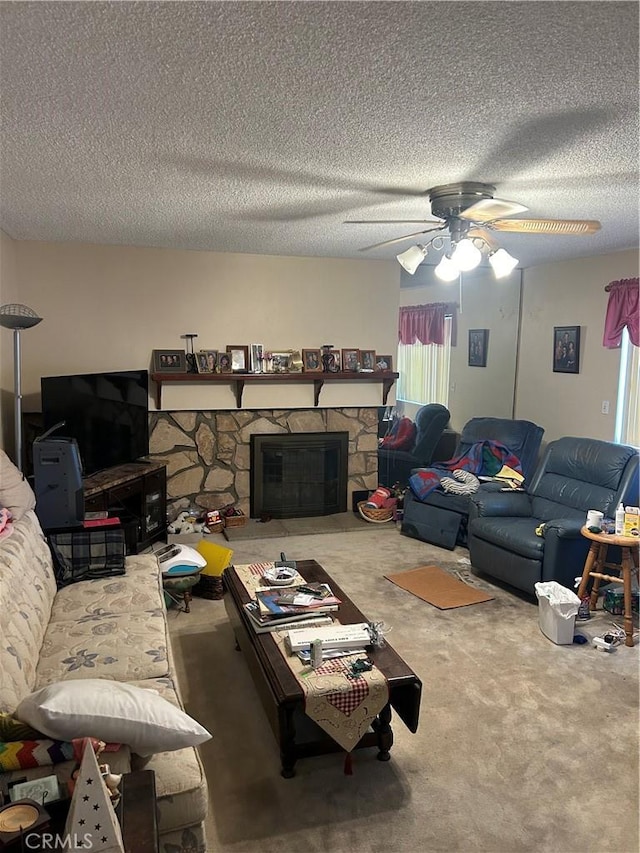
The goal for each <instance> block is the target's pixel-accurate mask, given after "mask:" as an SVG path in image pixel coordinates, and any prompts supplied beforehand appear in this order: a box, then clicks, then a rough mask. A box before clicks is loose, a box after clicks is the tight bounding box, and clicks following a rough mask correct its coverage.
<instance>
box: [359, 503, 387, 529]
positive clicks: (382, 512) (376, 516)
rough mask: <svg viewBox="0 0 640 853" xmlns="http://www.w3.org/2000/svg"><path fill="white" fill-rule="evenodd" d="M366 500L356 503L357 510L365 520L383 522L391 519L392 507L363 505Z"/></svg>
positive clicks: (375, 522)
mask: <svg viewBox="0 0 640 853" xmlns="http://www.w3.org/2000/svg"><path fill="white" fill-rule="evenodd" d="M366 503H367V502H366V501H360V502H359V503H358V512H359V513H360V515H361V516H362V517H363V518H364V520H365V521H372V522H373V523H374V524H384V522H385V521H391V519H392V518H393V509H392V508H389V509H374V508H373V507H370V506H365V504H366Z"/></svg>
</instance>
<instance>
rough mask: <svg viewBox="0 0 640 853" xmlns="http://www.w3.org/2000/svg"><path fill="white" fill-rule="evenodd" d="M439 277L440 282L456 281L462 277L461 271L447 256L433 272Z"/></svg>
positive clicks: (443, 257)
mask: <svg viewBox="0 0 640 853" xmlns="http://www.w3.org/2000/svg"><path fill="white" fill-rule="evenodd" d="M433 272H434V274H435V275H437V276H438V278H439V279H440V281H455V279H457V278H458V276H459V275H460V270H459V269H458V267H457V266H456V264H454V262H453V261H452V260H451V258H448V257H447V256H446V255H443V256H442V260H441V261H440V263H439V264H438V266H437V267H436V268H435V270H434V271H433Z"/></svg>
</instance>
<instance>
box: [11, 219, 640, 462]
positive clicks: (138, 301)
mask: <svg viewBox="0 0 640 853" xmlns="http://www.w3.org/2000/svg"><path fill="white" fill-rule="evenodd" d="M0 238H1V240H0V273H1V279H0V287H1V293H2V302H3V303H5V302H13V301H17V302H24V303H26V304H27V305H30V306H31V307H32V308H33V309H34V310H36V311H37V312H38V313H39V314H40V315H41V316H42V317H44V321H43V322H42V323H41V324H40V325H38V326H36V327H35V328H33V329H30V330H29V331H27V332H25V333H24V335H23V336H22V350H23V353H22V355H23V393H24V405H23V408H24V410H25V411H36V410H38V409H39V387H40V385H39V383H40V376H41V375H55V374H58V373H76V372H81V371H82V372H84V371H86V372H91V371H101V370H119V369H130V368H136V367H149V366H150V355H151V350H152V349H160V348H176V349H180V348H183V345H184V344H183V341H182V340H181V339H180V335H181V334H184V333H185V332H197V333H198V335H199V337H198V338H197V339H196V346H197V347H202V348H214V349H221V348H224V347H225V346H226V345H227V344H239V343H247V344H249V343H255V342H258V343H263V344H264V345H265V346H266V347H268V348H272V349H278V348H289V347H292V348H300V349H301V348H302V347H313V346H320V345H321V344H323V343H332V344H334V346H335V347H338V348H342V347H360V348H370V349H375V350H377V351H378V352H390V353H395V351H396V335H397V323H396V321H397V310H398V305H399V304H400V301H401V302H402V304H403V305H406V304H420V303H422V302H429V301H452V300H458V299H459V293H458V288H457V285H453V286H451V285H443V284H442V283H440V282H438V283H437V284H436V283H435V280H434V279H433V276H432V269H431V268H430V267H420V268H419V271H418V273H416V277H414V280H413V281H412V285H413V286H412V287H411V288H409V289H404V288H403V289H402V290H400V267H399V266H398V264H397V263H396V262H395V261H366V260H340V259H325V258H282V257H269V256H256V255H235V254H222V253H211V252H186V251H173V250H161V249H139V248H128V247H117V246H91V245H77V244H49V243H37V242H17V241H13V240H11V239H10V238H8V237H6V235H2V234H0ZM635 275H638V253H637V251H628V252H620V253H616V254H612V255H606V256H600V257H595V258H586V259H582V260H578V261H568V262H564V263H560V264H549V265H545V266H540V267H534V268H532V269H529V270H526V271H525V272H524V273H523V300H522V331H521V343H520V352H519V358H518V375H517V383H516V384H517V394H516V403H515V416H516V417H518V418H525V419H528V420H533V421H535V422H537V423H539V424H541V425H542V426H544V428H545V430H546V433H545V441H550V440H553V439H554V438H557V437H559V436H561V435H585V436H592V437H595V438H603V439H606V440H611V439H612V438H613V434H614V421H615V405H616V389H617V377H618V364H619V351H617V350H605V349H604V348H603V347H602V331H603V323H604V314H605V309H606V304H607V294H606V293H605V292H604V285H605V284H607V283H608V282H609V281H611V280H613V279H617V278H627V277H630V276H635ZM421 276H424V278H421ZM519 280H520V278H519V274H515V275H514V276H511V277H510V278H509V279H506V280H504V281H503V282H496V281H495V280H494V279H493V277H492V274H491V273H490V272H482V273H476V274H475V275H473V274H469V275H468V276H467V277H466V278H465V280H464V282H463V289H462V314H461V316H460V318H459V319H460V323H459V329H458V346H457V347H456V350H455V353H454V356H453V359H452V372H451V382H452V384H454V385H455V388H454V389H453V390H452V391H451V401H450V409H451V411H452V415H453V418H452V423H453V425H454V426H455V427H456V428H460V427H461V426H462V425H463V424H464V423H465V422H466V420H468V419H469V418H470V417H473V416H475V415H489V414H490V415H496V416H503V417H511V416H512V402H511V396H512V388H513V372H514V370H515V341H516V330H517V312H518V308H517V306H518V293H519V289H520V288H519ZM556 325H580V326H581V327H582V341H581V365H580V374H579V375H573V374H559V373H558V374H556V373H553V372H552V362H551V356H552V353H551V350H552V338H553V327H554V326H556ZM469 328H488V329H489V330H490V332H489V350H488V364H487V367H486V368H470V367H468V366H467V331H468V329H469ZM11 337H12V336H11V333H10V332H8V331H7V330H2V331H1V332H0V353H1V356H2V364H1V368H0V379H1V392H2V397H1V398H2V404H3V405H2V411H3V416H2V421H1V425H2V431H3V432H2V441H1V442H0V443H1V444H2V446H4V447H5V448H6V449H7V450H8V451H9V450H10V449H11V446H12V443H13V440H12V436H13V427H12V419H13V359H12V355H11ZM311 400H312V391H311V386H309V385H299V386H298V385H287V386H285V385H280V386H278V385H271V384H269V386H268V387H265V388H257V387H255V386H247V387H246V388H245V392H244V397H243V405H244V407H245V408H274V407H281V406H282V407H286V408H307V407H309V405H310V401H311ZM393 400H394V397H393V391H392V393H391V394H390V395H389V403H392V402H393ZM603 400H609V404H610V409H609V414H608V415H603V414H601V404H602V401H603ZM379 403H380V388H379V386H377V385H367V384H363V385H357V384H351V383H349V385H346V386H341V385H334V386H329V385H326V386H325V387H324V389H323V391H322V397H321V405H322V406H323V407H342V406H350V405H353V406H369V405H374V406H377V405H379ZM234 405H235V402H234V398H233V395H232V393H231V389H230V388H229V387H227V386H226V385H225V386H222V387H216V388H212V387H209V386H199V385H195V386H189V387H187V386H179V385H176V386H168V387H167V388H165V389H163V408H164V409H173V410H175V409H193V408H195V409H228V408H234Z"/></svg>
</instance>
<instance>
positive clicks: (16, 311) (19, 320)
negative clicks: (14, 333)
mask: <svg viewBox="0 0 640 853" xmlns="http://www.w3.org/2000/svg"><path fill="white" fill-rule="evenodd" d="M41 322H42V317H38V315H37V314H36V312H35V311H34V310H33V309H32V308H29V307H28V306H27V305H20V303H18V302H8V303H7V304H6V305H2V306H0V326H4V328H5V329H30V328H31V326H37V325H38V323H41Z"/></svg>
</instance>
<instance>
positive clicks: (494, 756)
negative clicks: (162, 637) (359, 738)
mask: <svg viewBox="0 0 640 853" xmlns="http://www.w3.org/2000/svg"><path fill="white" fill-rule="evenodd" d="M231 547H233V548H234V551H235V554H234V561H235V562H237V563H246V562H252V561H258V560H269V559H276V558H277V557H278V555H279V553H280V551H286V553H287V556H288V557H289V558H292V559H295V558H299V559H303V558H313V559H316V560H318V562H320V563H322V565H324V567H325V568H326V569H327V570H328V571H329V573H330V574H331V575H333V576H334V577H335V579H336V581H337V582H338V583H339V584H340V585H341V586H342V587H343V589H344V590H345V591H346V592H347V593H348V594H349V595H350V596H351V597H352V598H353V600H354V601H355V602H356V603H357V604H358V605H359V606H360V608H361V609H362V610H363V611H364V612H365V614H366V615H367V616H368V617H369V618H371V619H374V620H383V621H384V622H385V624H386V625H387V626H388V627H390V629H391V631H390V633H389V637H388V639H389V642H390V643H391V645H393V646H394V648H395V649H396V650H397V651H398V652H399V653H400V654H401V655H402V656H403V657H404V658H405V660H406V661H407V662H408V663H409V664H410V666H411V667H412V668H413V669H414V670H415V672H416V673H418V675H419V676H420V678H421V679H422V682H423V695H422V706H421V718H420V726H419V728H418V732H417V733H416V734H411V733H410V732H409V731H408V730H407V729H405V728H404V726H403V724H402V723H401V722H400V721H399V720H398V719H397V718H394V721H392V724H393V725H394V737H395V743H394V746H393V749H392V751H391V756H392V757H391V761H390V762H388V763H381V762H378V761H377V760H376V758H375V750H362V751H359V752H357V753H355V761H354V775H353V776H345V775H344V774H343V760H342V757H341V756H340V755H339V754H336V755H328V756H322V757H318V758H309V759H306V760H303V761H300V762H298V764H297V767H296V769H297V775H296V777H295V778H293V779H289V780H285V779H283V778H281V776H280V773H279V770H280V763H279V755H278V749H277V746H276V743H275V740H274V738H273V735H272V733H271V729H270V728H269V725H268V722H267V719H266V717H265V715H264V713H263V711H262V707H261V705H260V704H259V701H258V698H257V694H256V690H255V687H254V685H253V682H252V680H251V676H250V674H249V672H248V670H247V667H246V665H245V661H244V659H243V656H242V653H241V652H236V651H235V650H234V640H233V635H232V632H231V629H230V627H229V624H228V620H227V617H226V613H225V609H224V602H223V601H209V600H204V599H195V600H194V602H193V612H192V613H190V614H185V613H182V612H178V611H172V612H171V613H170V620H169V621H170V626H171V634H172V645H173V648H174V652H175V657H176V663H177V668H178V672H179V676H180V683H181V686H182V692H183V695H184V699H185V703H186V707H187V711H188V712H189V713H191V714H192V715H193V716H194V717H196V718H197V719H198V720H200V721H201V722H202V723H203V725H205V726H207V727H208V728H209V729H210V731H212V732H213V733H214V738H213V739H212V740H211V741H209V742H208V743H206V744H204V745H203V746H202V747H201V754H202V758H203V761H204V764H205V768H206V772H207V778H208V782H209V802H210V813H209V818H208V822H207V832H208V850H209V851H211V853H214V851H220V853H383V852H384V853H386V851H391V853H418V851H447V853H449V851H460V853H468V851H481V853H514V851H523V853H524V851H527V853H528V851H531V853H534V851H535V853H589V852H590V853H605V851H611V853H634V851H637V850H638V647H637V646H636V647H635V648H633V649H631V648H626V647H621V648H618V649H617V650H616V651H614V652H613V653H612V654H607V653H604V652H599V651H596V650H595V649H594V648H593V647H592V646H591V645H583V646H578V645H572V646H556V645H554V644H553V643H551V642H550V641H549V640H547V639H546V638H545V637H544V636H543V635H542V633H541V632H540V629H539V626H538V612H537V606H536V603H535V600H529V599H528V598H526V597H524V596H519V595H518V594H516V593H514V592H511V591H508V590H507V589H505V588H501V587H499V586H496V585H495V584H493V583H490V582H489V581H488V579H481V578H477V577H476V576H475V575H474V574H473V573H472V572H470V570H469V565H468V552H467V551H466V550H465V549H456V550H455V551H454V552H450V551H443V550H441V549H439V548H436V547H433V546H430V545H427V544H425V543H423V542H419V541H417V540H413V539H409V538H407V537H404V536H401V535H400V533H399V532H398V530H397V529H396V528H395V526H394V525H381V526H379V527H377V528H374V529H373V530H369V529H368V530H366V531H362V532H360V533H357V532H351V533H348V534H346V533H340V534H335V535H333V536H327V535H317V536H298V537H296V536H289V537H284V538H281V539H280V538H279V539H266V540H254V541H251V540H249V541H241V542H237V543H232V544H231ZM429 564H435V565H438V566H440V567H442V568H444V569H446V570H448V571H450V572H451V573H453V574H454V576H456V577H459V578H460V579H462V580H465V581H466V582H468V583H470V584H472V585H474V586H477V587H478V588H479V589H484V590H489V591H490V592H491V594H492V595H494V596H495V598H494V600H493V601H488V602H484V603H481V604H476V605H474V606H472V607H461V608H457V609H454V610H438V609H437V608H435V607H433V606H431V605H430V604H428V603H427V602H425V601H422V600H420V599H419V598H417V597H416V596H414V595H411V594H410V593H408V592H406V591H404V590H402V589H400V588H399V587H397V586H395V585H394V584H392V583H390V582H389V581H388V580H385V578H384V577H383V575H384V574H385V573H390V572H399V571H402V570H407V569H412V568H417V567H419V566H424V565H429ZM610 622H611V617H610V616H609V615H608V614H606V613H600V614H599V615H598V616H597V618H595V619H593V620H591V622H589V623H587V626H586V627H585V628H584V629H583V630H584V633H585V634H587V635H590V636H596V635H597V634H599V633H602V632H603V630H604V628H605V626H606V625H608V624H610Z"/></svg>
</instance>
